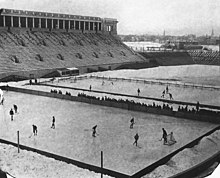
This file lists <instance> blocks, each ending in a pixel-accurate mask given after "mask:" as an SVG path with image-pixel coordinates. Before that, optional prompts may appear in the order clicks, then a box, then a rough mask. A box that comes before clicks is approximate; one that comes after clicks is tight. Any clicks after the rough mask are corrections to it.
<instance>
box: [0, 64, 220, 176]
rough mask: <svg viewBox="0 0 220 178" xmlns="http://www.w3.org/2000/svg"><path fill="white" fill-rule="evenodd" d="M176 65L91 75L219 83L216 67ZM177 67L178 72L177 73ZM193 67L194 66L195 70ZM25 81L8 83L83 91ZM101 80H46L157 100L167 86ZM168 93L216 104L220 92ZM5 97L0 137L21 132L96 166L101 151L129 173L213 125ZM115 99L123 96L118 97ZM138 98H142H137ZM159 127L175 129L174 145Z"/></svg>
mask: <svg viewBox="0 0 220 178" xmlns="http://www.w3.org/2000/svg"><path fill="white" fill-rule="evenodd" d="M176 68H178V67H173V68H172V67H167V68H166V69H167V72H165V68H161V69H160V70H159V69H158V68H155V69H142V70H120V71H107V72H102V73H100V72H99V73H93V75H97V76H106V77H108V76H111V77H125V78H144V79H152V77H153V76H155V77H154V78H153V79H154V80H155V79H158V80H161V81H168V79H169V80H177V78H178V80H179V82H182V83H184V82H190V81H195V82H194V83H195V84H196V83H199V84H204V85H213V86H218V85H219V75H218V74H219V67H217V68H216V66H208V67H207V69H206V70H205V72H203V71H204V66H196V68H195V66H191V67H190V66H182V68H179V70H177V69H176ZM168 69H169V70H168ZM180 69H181V70H182V71H180ZM195 69H197V70H196V71H195ZM159 71H161V72H159ZM192 71H195V72H196V73H194V75H193V74H191V73H190V72H192ZM198 71H200V73H203V74H204V76H203V75H199V74H197V73H198ZM207 71H209V72H207ZM187 73H190V75H188V77H186V76H187ZM180 74H181V75H180ZM201 76H202V77H201ZM43 80H44V79H40V81H43ZM47 80H48V79H47ZM112 82H113V84H112ZM27 83H28V81H23V82H10V83H9V85H10V86H17V87H22V88H29V89H34V90H42V91H48V92H50V90H51V89H57V90H59V89H60V90H62V92H63V94H65V92H66V91H68V92H70V93H71V94H72V95H77V94H78V93H79V92H80V93H81V92H82V91H79V90H72V89H61V88H55V87H47V86H36V85H31V86H30V85H26V84H27ZM102 83H103V80H100V79H83V80H77V81H76V82H74V80H72V79H71V80H64V81H61V80H60V81H59V82H58V80H57V79H56V80H55V81H54V82H53V83H52V82H49V83H48V84H53V85H56V86H59V85H60V86H68V87H77V88H83V89H89V86H90V85H91V86H92V90H99V91H108V92H115V93H122V94H130V95H137V88H140V90H141V93H140V95H141V96H147V97H157V98H160V96H161V92H162V91H163V90H164V89H165V87H166V85H150V84H145V83H140V82H138V83H136V82H128V81H117V80H115V81H108V80H107V81H106V80H105V81H104V84H103V85H102ZM169 91H170V92H171V93H172V94H173V97H174V99H175V100H180V101H189V102H194V103H195V102H197V101H199V102H200V103H202V104H213V105H218V106H219V105H220V103H219V101H220V98H219V97H220V95H219V90H210V89H203V90H201V89H195V88H183V87H174V86H169ZM85 93H86V94H88V95H94V96H107V95H105V94H97V93H94V92H85ZM4 96H5V102H4V106H2V105H0V113H1V114H0V125H1V129H0V137H1V138H3V139H6V140H9V141H13V142H17V131H18V130H19V132H20V143H21V144H23V145H27V146H31V147H34V148H37V149H42V150H44V151H48V152H52V153H55V154H59V155H62V156H66V157H69V158H71V159H75V160H78V161H82V162H85V163H89V164H92V165H96V166H100V152H101V151H103V153H104V168H107V169H111V170H115V171H118V172H121V173H125V174H129V175H132V174H134V173H136V172H137V171H139V170H141V169H143V168H145V167H147V166H149V165H150V164H151V163H153V162H155V161H157V160H158V159H160V158H161V157H163V156H165V155H167V154H169V153H171V152H172V151H174V150H176V149H178V148H180V147H181V146H183V145H185V144H187V143H188V142H190V141H192V140H194V139H195V138H197V137H199V136H201V135H203V134H204V133H206V132H208V131H209V130H211V129H213V128H215V127H216V126H217V125H215V124H210V123H205V122H198V121H190V120H185V119H180V118H179V119H178V118H174V117H168V116H162V115H153V114H147V113H141V112H133V111H128V110H122V109H117V108H111V107H104V106H98V105H91V104H86V103H80V102H73V101H67V100H61V99H55V98H48V97H42V96H35V95H29V94H23V93H16V92H6V91H5V92H4ZM111 97H115V96H111ZM166 97H167V96H166ZM115 98H123V97H120V96H117V97H115ZM136 100H137V101H143V100H140V99H136ZM13 104H16V105H17V106H18V112H19V113H17V114H15V116H14V120H13V121H11V119H10V116H9V111H10V109H11V108H12V107H13ZM52 116H55V118H56V122H55V126H56V128H55V129H52V128H51V124H52ZM132 117H134V118H135V125H134V128H133V129H130V128H129V125H130V119H131V118H132ZM33 124H34V125H37V127H38V135H37V136H33V134H32V125H33ZM94 125H98V126H97V133H98V135H97V137H92V127H93V126H94ZM162 128H165V129H166V130H167V132H168V133H170V132H173V133H174V136H175V139H176V140H177V143H176V144H174V145H172V146H167V145H163V142H162V141H160V139H161V137H162ZM136 133H138V134H139V136H140V138H139V140H138V146H137V147H136V146H134V145H133V142H134V135H135V134H136ZM207 148H208V147H207ZM181 156H183V157H184V154H183V155H181V154H180V158H181ZM183 157H182V158H183ZM180 158H178V160H180ZM174 160H175V158H174ZM176 160H177V159H176ZM183 160H184V159H183ZM178 164H180V165H181V164H183V165H184V161H182V162H181V161H179V162H178ZM191 164H192V165H193V162H190V163H189V164H188V166H190V165H191ZM8 169H9V170H11V171H13V169H12V168H11V167H10V166H8ZM161 169H162V170H163V171H165V172H166V170H167V168H166V167H162V168H161ZM163 171H159V172H163ZM82 172H83V171H82ZM85 172H86V175H88V174H87V173H88V171H87V170H85ZM168 172H169V171H168ZM171 172H172V171H171ZM169 173H170V172H169ZM93 174H94V173H91V177H97V175H98V174H94V175H93ZM152 174H154V173H152ZM83 175H84V173H82V177H83ZM156 175H157V174H156ZM164 175H165V173H164Z"/></svg>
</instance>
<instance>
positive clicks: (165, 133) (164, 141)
mask: <svg viewBox="0 0 220 178" xmlns="http://www.w3.org/2000/svg"><path fill="white" fill-rule="evenodd" d="M162 130H163V136H162V139H163V144H164V145H165V144H166V143H167V132H166V130H165V129H164V128H162Z"/></svg>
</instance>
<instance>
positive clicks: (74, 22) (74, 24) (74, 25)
mask: <svg viewBox="0 0 220 178" xmlns="http://www.w3.org/2000/svg"><path fill="white" fill-rule="evenodd" d="M75 29H76V21H75V20H74V21H73V30H75Z"/></svg>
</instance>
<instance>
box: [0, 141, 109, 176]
mask: <svg viewBox="0 0 220 178" xmlns="http://www.w3.org/2000/svg"><path fill="white" fill-rule="evenodd" d="M0 150H1V151H0V169H2V170H5V171H6V172H8V173H9V174H11V175H12V176H15V177H17V178H46V177H47V178H48V177H54V178H58V177H59V178H70V177H76V178H87V177H88V178H90V177H91V178H99V177H100V174H97V173H95V172H92V171H89V170H86V169H81V168H78V167H76V166H74V165H72V164H67V163H65V162H62V161H57V160H55V159H53V158H48V157H45V156H42V155H40V154H37V153H34V152H31V151H26V150H20V153H19V154H18V150H17V148H16V147H14V146H11V145H6V144H1V143H0ZM9 177H10V176H9ZM104 177H105V178H107V177H109V176H107V175H104ZM109 178H110V177H109Z"/></svg>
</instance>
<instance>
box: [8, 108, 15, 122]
mask: <svg viewBox="0 0 220 178" xmlns="http://www.w3.org/2000/svg"><path fill="white" fill-rule="evenodd" d="M9 114H10V115H11V121H13V115H14V111H13V109H12V108H11V110H10V111H9Z"/></svg>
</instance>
